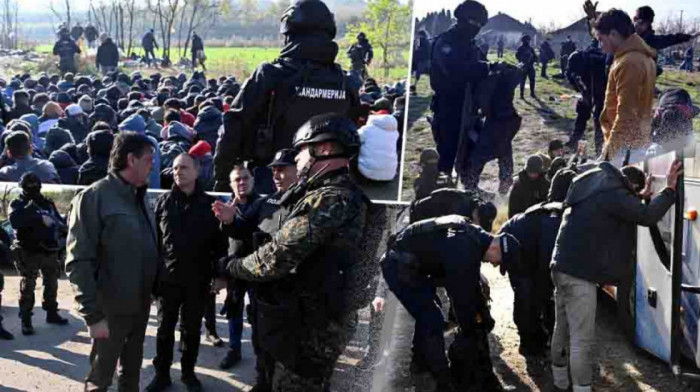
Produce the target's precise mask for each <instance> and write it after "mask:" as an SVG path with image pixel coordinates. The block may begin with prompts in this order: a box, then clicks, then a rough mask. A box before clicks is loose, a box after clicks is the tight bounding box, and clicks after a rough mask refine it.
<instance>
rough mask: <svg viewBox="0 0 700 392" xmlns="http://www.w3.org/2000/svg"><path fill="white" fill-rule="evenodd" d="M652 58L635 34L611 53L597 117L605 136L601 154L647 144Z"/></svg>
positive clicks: (653, 73) (653, 78)
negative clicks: (613, 56) (605, 88)
mask: <svg viewBox="0 0 700 392" xmlns="http://www.w3.org/2000/svg"><path fill="white" fill-rule="evenodd" d="M655 58H656V51H655V50H654V49H652V48H651V47H649V46H648V45H647V44H646V43H644V41H643V40H642V38H640V37H639V36H638V35H637V34H632V35H631V36H630V37H629V38H628V39H627V40H626V41H625V42H624V44H623V45H622V47H621V48H619V49H618V50H617V51H616V52H615V59H614V61H613V64H612V67H611V68H610V74H609V76H608V87H607V91H606V93H605V106H604V107H603V113H602V114H601V116H600V125H601V127H602V129H603V136H604V137H605V145H604V147H603V156H608V157H613V156H615V155H616V154H617V153H618V152H619V151H620V150H621V149H625V148H632V149H637V148H644V147H647V146H648V145H649V144H650V142H651V117H652V107H653V104H654V85H655V84H656V62H655V61H654V59H655Z"/></svg>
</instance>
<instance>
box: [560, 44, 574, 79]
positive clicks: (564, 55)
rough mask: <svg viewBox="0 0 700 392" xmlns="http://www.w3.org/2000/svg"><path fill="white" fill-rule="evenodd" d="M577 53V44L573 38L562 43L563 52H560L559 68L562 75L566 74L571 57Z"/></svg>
mask: <svg viewBox="0 0 700 392" xmlns="http://www.w3.org/2000/svg"><path fill="white" fill-rule="evenodd" d="M575 51H576V44H575V43H574V41H572V40H571V38H569V39H567V40H566V41H564V42H562V43H561V51H560V52H559V66H560V67H561V73H563V74H565V73H566V68H567V66H568V64H569V56H571V54H572V53H574V52H575Z"/></svg>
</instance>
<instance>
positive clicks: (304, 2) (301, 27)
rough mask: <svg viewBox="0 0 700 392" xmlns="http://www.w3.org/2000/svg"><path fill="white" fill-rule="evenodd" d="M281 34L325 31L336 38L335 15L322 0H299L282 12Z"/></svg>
mask: <svg viewBox="0 0 700 392" xmlns="http://www.w3.org/2000/svg"><path fill="white" fill-rule="evenodd" d="M281 23H282V24H281V26H280V34H284V35H285V36H291V35H297V34H300V35H305V34H311V33H325V34H326V35H327V36H328V37H329V38H330V39H333V38H335V35H336V26H335V17H334V16H333V13H332V12H331V11H330V10H329V9H328V7H327V6H326V4H325V3H324V2H322V1H320V0H298V1H296V2H295V3H294V4H292V5H291V6H289V8H287V9H286V10H285V11H284V13H283V14H282V19H281Z"/></svg>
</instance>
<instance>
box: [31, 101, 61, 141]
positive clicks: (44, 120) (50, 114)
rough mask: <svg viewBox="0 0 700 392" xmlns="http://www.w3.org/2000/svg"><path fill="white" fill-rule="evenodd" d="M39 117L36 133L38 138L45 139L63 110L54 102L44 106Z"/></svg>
mask: <svg viewBox="0 0 700 392" xmlns="http://www.w3.org/2000/svg"><path fill="white" fill-rule="evenodd" d="M41 113H42V114H41V117H39V130H38V132H37V134H38V136H39V137H43V138H45V137H46V134H47V133H48V132H49V129H51V128H52V127H53V126H54V125H55V124H56V123H57V122H58V119H60V118H61V117H62V116H63V109H61V107H60V106H59V105H58V104H57V103H56V102H53V101H52V102H49V103H47V104H46V105H44V109H43V110H42V112H41Z"/></svg>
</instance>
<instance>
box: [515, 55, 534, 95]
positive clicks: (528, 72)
mask: <svg viewBox="0 0 700 392" xmlns="http://www.w3.org/2000/svg"><path fill="white" fill-rule="evenodd" d="M515 58H516V59H517V60H518V62H519V63H520V64H522V70H523V72H524V73H525V76H526V77H525V78H523V80H522V81H521V82H520V97H521V98H522V97H524V95H525V80H526V79H527V80H529V81H530V96H532V97H534V96H535V62H536V61H537V54H536V53H535V49H533V48H532V46H530V43H529V42H527V43H525V42H523V43H522V44H521V45H520V46H519V47H518V51H517V52H516V53H515Z"/></svg>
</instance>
